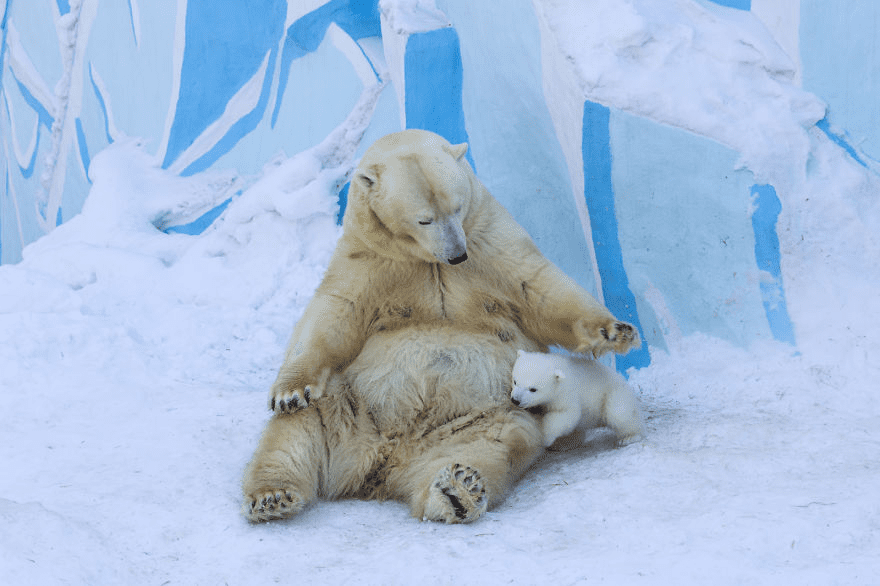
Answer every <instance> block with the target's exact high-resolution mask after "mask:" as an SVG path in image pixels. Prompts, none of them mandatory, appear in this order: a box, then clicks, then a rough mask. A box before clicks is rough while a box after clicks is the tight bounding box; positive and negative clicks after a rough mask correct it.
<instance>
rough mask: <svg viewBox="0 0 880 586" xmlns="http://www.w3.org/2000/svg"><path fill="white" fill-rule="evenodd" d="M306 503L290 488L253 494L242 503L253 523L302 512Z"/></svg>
mask: <svg viewBox="0 0 880 586" xmlns="http://www.w3.org/2000/svg"><path fill="white" fill-rule="evenodd" d="M303 505H304V503H303V502H302V501H301V500H300V499H298V498H297V497H296V496H295V495H294V494H293V493H291V492H290V491H289V490H283V489H278V490H275V491H269V492H264V493H260V494H255V495H251V496H250V497H248V498H245V501H244V503H242V507H241V508H242V511H241V512H242V514H244V516H245V517H247V519H248V521H251V522H252V523H260V522H263V521H272V520H275V519H285V518H287V517H292V516H293V515H295V514H297V513H298V512H300V511H301V510H302V508H303Z"/></svg>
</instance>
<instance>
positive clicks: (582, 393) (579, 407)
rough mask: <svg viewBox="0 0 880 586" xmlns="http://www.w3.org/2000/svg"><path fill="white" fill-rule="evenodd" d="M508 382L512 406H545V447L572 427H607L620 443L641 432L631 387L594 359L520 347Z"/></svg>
mask: <svg viewBox="0 0 880 586" xmlns="http://www.w3.org/2000/svg"><path fill="white" fill-rule="evenodd" d="M512 383H513V390H512V391H511V392H510V400H511V401H512V402H513V404H514V405H517V406H519V407H522V408H523V409H531V408H534V407H539V406H542V407H543V408H544V409H543V413H544V418H543V420H542V422H541V427H542V432H543V435H544V446H545V447H550V446H551V445H552V444H553V442H555V441H556V440H557V439H558V438H560V437H562V436H565V435H568V434H570V433H571V432H573V431H574V430H575V429H577V428H582V429H586V428H591V427H599V426H605V427H609V428H611V430H612V431H613V432H614V435H615V436H617V441H618V444H619V445H624V444H628V443H631V442H633V441H635V440H637V439H639V438H640V437H643V436H644V435H645V431H644V423H643V420H642V412H641V409H640V408H639V401H638V399H636V396H635V394H633V392H632V389H630V387H629V385H628V384H627V383H626V381H625V380H624V379H623V377H622V376H620V375H619V374H617V373H616V372H614V371H612V370H610V369H609V368H607V367H605V366H604V365H603V364H601V363H599V362H596V361H595V360H590V359H588V358H576V357H571V356H563V355H561V354H546V353H542V352H525V351H523V350H519V351H518V353H517V359H516V362H515V363H514V365H513V372H512Z"/></svg>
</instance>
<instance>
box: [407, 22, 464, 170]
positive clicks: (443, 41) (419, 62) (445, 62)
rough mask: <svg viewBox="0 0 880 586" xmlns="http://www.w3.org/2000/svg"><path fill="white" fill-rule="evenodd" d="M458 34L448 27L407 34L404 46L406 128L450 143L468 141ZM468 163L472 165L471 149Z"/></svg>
mask: <svg viewBox="0 0 880 586" xmlns="http://www.w3.org/2000/svg"><path fill="white" fill-rule="evenodd" d="M462 77H463V72H462V65H461V51H460V49H459V45H458V33H456V32H455V29H454V28H452V27H449V28H441V29H437V30H433V31H429V32H426V33H416V34H414V35H411V36H410V37H409V39H408V40H407V43H406V55H405V56H404V79H405V84H406V126H407V128H421V129H422V130H430V131H432V132H436V133H437V134H439V135H440V136H442V137H443V138H445V139H446V140H448V141H449V142H451V143H452V144H459V143H462V142H468V135H467V130H466V128H465V122H464V107H463V105H462V98H461V87H462ZM465 156H466V157H467V160H468V162H469V163H470V164H471V166H472V167H474V168H476V167H475V166H474V159H473V156H472V153H471V149H468V152H467V154H466V155H465Z"/></svg>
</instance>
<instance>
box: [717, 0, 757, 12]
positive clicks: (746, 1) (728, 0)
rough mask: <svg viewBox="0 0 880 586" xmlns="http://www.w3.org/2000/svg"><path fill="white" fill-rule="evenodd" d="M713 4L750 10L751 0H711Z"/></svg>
mask: <svg viewBox="0 0 880 586" xmlns="http://www.w3.org/2000/svg"><path fill="white" fill-rule="evenodd" d="M711 1H712V2H714V3H715V4H719V5H721V6H727V7H729V8H739V9H740V10H751V9H752V0H711Z"/></svg>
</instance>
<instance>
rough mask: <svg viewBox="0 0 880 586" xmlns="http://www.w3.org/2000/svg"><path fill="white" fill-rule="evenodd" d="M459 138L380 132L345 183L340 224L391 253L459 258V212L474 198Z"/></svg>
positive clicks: (463, 254) (463, 256)
mask: <svg viewBox="0 0 880 586" xmlns="http://www.w3.org/2000/svg"><path fill="white" fill-rule="evenodd" d="M466 152H467V144H465V143H462V144H458V145H452V144H450V143H449V142H448V141H446V140H445V139H444V138H443V137H441V136H439V135H437V134H434V133H433V132H428V131H425V130H413V129H411V130H404V131H402V132H396V133H393V134H389V135H386V136H384V137H382V138H380V139H379V140H377V141H376V142H375V143H373V145H372V146H370V148H369V149H367V151H366V153H364V156H363V158H361V162H360V165H358V168H357V169H356V170H355V172H354V176H353V178H352V181H351V187H350V188H349V200H348V201H349V203H348V209H346V212H345V218H344V228H345V231H346V232H349V233H351V234H353V235H354V236H356V237H358V238H359V239H360V240H362V241H363V242H364V243H365V244H366V245H367V246H368V247H369V248H370V249H371V250H372V251H373V252H376V253H378V254H380V255H382V256H386V257H391V258H394V259H397V260H412V259H413V258H416V259H420V260H423V261H426V262H430V263H436V262H440V263H445V264H450V265H455V264H458V263H461V262H464V261H465V260H467V235H466V233H465V219H466V218H467V216H468V213H469V212H470V210H471V208H472V207H473V205H474V203H475V202H474V197H475V196H474V192H475V191H476V190H475V189H474V186H473V183H472V181H475V178H474V176H473V171H472V170H471V168H470V165H468V163H467V161H466V160H465V159H464V154H465V153H466Z"/></svg>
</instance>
